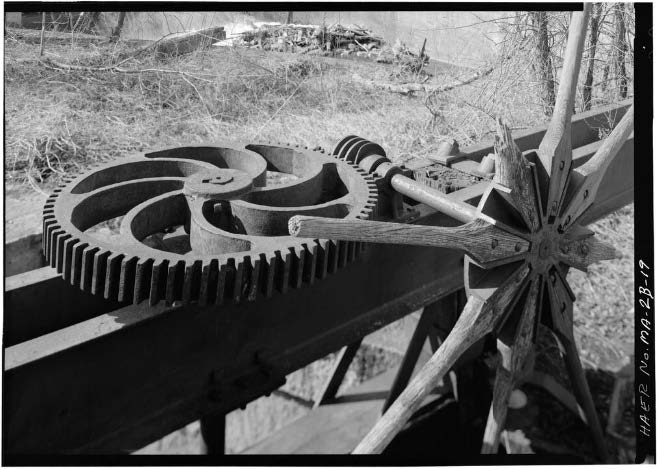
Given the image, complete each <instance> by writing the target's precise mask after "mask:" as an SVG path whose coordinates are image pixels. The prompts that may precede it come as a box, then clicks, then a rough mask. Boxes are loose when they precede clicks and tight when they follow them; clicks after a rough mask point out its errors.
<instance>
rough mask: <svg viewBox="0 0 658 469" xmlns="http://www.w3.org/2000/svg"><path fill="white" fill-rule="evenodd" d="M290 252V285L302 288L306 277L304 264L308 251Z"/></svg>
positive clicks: (293, 250) (291, 249)
mask: <svg viewBox="0 0 658 469" xmlns="http://www.w3.org/2000/svg"><path fill="white" fill-rule="evenodd" d="M289 251H290V260H291V266H290V284H291V285H292V287H293V288H300V287H301V286H302V281H303V277H304V262H305V260H306V250H305V249H304V248H302V249H300V250H295V249H293V248H290V249H289Z"/></svg>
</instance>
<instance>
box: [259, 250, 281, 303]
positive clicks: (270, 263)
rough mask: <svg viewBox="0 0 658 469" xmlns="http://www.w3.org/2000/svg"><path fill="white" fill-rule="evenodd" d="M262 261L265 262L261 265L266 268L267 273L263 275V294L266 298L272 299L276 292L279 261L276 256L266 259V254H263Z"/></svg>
mask: <svg viewBox="0 0 658 469" xmlns="http://www.w3.org/2000/svg"><path fill="white" fill-rule="evenodd" d="M261 259H262V260H263V261H264V262H262V263H261V264H263V265H264V266H265V273H264V274H263V275H262V278H263V294H264V295H265V298H271V297H272V292H273V291H274V277H275V275H276V267H277V262H278V259H277V257H276V256H272V255H270V256H268V258H266V256H265V254H261Z"/></svg>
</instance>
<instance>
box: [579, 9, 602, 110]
mask: <svg viewBox="0 0 658 469" xmlns="http://www.w3.org/2000/svg"><path fill="white" fill-rule="evenodd" d="M602 9H603V5H601V4H600V3H595V4H594V5H592V10H593V11H592V18H591V19H590V23H589V24H590V33H589V58H588V63H587V74H586V75H585V84H584V85H583V111H589V110H590V109H591V108H592V82H593V81H594V61H595V57H596V44H597V43H598V41H599V23H600V21H601V10H602Z"/></svg>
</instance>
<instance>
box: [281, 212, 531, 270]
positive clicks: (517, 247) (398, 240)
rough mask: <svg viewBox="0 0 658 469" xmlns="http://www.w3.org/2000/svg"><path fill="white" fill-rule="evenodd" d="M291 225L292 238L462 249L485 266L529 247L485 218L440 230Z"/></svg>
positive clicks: (327, 222)
mask: <svg viewBox="0 0 658 469" xmlns="http://www.w3.org/2000/svg"><path fill="white" fill-rule="evenodd" d="M288 226H289V230H290V233H291V234H292V235H293V236H299V237H305V238H306V237H317V238H325V239H339V240H345V241H362V242H371V243H386V244H410V245H416V246H432V247H438V248H447V249H459V250H461V251H464V252H466V253H467V254H468V255H470V256H471V257H473V258H474V259H475V260H477V261H478V262H479V263H481V264H483V265H491V264H492V263H495V262H498V261H501V260H504V259H507V258H511V257H518V256H520V255H523V253H524V252H527V250H528V248H529V246H530V244H529V243H528V241H526V240H525V239H522V238H520V237H518V236H516V235H514V234H511V233H508V232H506V231H504V230H501V229H499V228H497V227H496V226H494V225H492V224H490V223H488V222H486V221H484V220H482V219H476V220H473V221H472V222H469V223H466V224H464V225H461V226H456V227H441V226H425V225H407V224H403V223H388V222H378V221H363V220H345V219H335V218H321V217H311V216H301V215H297V216H294V217H292V218H291V219H290V221H289V224H288Z"/></svg>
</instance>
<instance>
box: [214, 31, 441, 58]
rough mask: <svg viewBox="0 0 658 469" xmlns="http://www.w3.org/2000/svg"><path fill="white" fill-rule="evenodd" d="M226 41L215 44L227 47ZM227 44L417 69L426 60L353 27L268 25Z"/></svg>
mask: <svg viewBox="0 0 658 469" xmlns="http://www.w3.org/2000/svg"><path fill="white" fill-rule="evenodd" d="M228 41H229V40H227V41H223V42H227V43H226V44H218V45H229V43H228ZM230 45H242V46H246V47H250V48H259V49H264V50H275V51H280V52H295V53H299V54H312V55H323V56H351V55H353V56H356V57H366V58H370V59H373V60H375V61H377V62H382V63H389V64H390V63H399V64H403V65H406V64H409V65H411V66H412V67H420V68H422V65H424V64H425V63H427V62H428V61H429V57H428V56H427V55H426V54H425V53H424V50H421V51H420V53H419V54H416V53H414V52H412V51H411V50H409V49H408V48H407V47H406V46H405V44H404V43H402V42H400V41H396V43H395V44H394V45H393V46H391V45H390V44H388V43H386V42H385V41H384V39H382V38H380V37H378V36H376V35H375V34H373V33H372V31H369V30H367V29H365V28H362V27H360V26H355V25H349V26H343V25H340V24H334V25H331V26H320V25H312V24H310V25H304V24H276V23H267V24H262V25H261V26H260V27H259V28H258V29H254V30H249V31H243V32H241V33H239V34H237V35H236V37H234V38H232V39H231V40H230Z"/></svg>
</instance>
